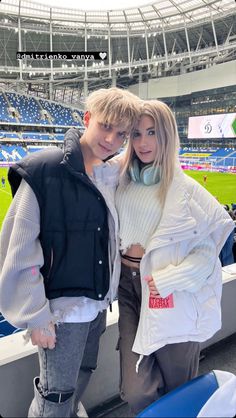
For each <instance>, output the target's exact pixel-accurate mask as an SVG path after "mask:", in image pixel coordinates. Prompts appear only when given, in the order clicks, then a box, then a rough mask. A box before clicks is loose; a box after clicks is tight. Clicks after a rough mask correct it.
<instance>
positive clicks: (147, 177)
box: [129, 158, 160, 186]
mask: <svg viewBox="0 0 236 418" xmlns="http://www.w3.org/2000/svg"><path fill="white" fill-rule="evenodd" d="M140 165H141V164H140V162H139V161H138V160H137V159H136V158H135V159H134V160H133V161H132V162H131V163H130V166H129V174H130V178H131V180H132V181H135V182H137V183H143V184H144V185H145V186H152V185H154V184H157V183H159V181H160V169H159V167H157V166H154V165H153V163H151V164H146V165H144V166H143V167H142V168H141V166H140Z"/></svg>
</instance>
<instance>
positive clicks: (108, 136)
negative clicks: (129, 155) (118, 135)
mask: <svg viewBox="0 0 236 418" xmlns="http://www.w3.org/2000/svg"><path fill="white" fill-rule="evenodd" d="M104 139H105V142H106V143H107V144H113V143H114V140H115V133H114V132H107V133H106V136H105V138H104Z"/></svg>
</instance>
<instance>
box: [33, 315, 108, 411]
mask: <svg viewBox="0 0 236 418" xmlns="http://www.w3.org/2000/svg"><path fill="white" fill-rule="evenodd" d="M105 327H106V311H103V312H100V313H99V314H98V316H97V318H96V319H95V320H93V321H91V322H84V323H64V324H59V325H58V326H57V327H56V335H57V342H56V346H55V348H54V349H53V350H49V349H43V348H39V365H40V376H39V379H38V378H36V379H35V380H34V399H33V401H32V403H31V406H30V409H29V414H28V417H54V418H55V417H76V416H77V415H76V411H77V408H78V402H79V400H80V398H81V396H82V394H83V393H84V391H85V389H86V387H87V384H88V382H89V379H90V376H91V374H92V372H93V370H95V369H96V366H97V356H98V348H99V339H100V336H101V334H102V333H103V332H104V331H105ZM52 393H53V394H54V395H56V397H57V396H59V395H58V394H60V393H61V394H63V397H64V396H65V398H67V396H68V399H66V400H65V401H62V402H52V401H51V400H48V399H45V397H47V396H48V395H50V396H51V395H52ZM54 395H53V396H54ZM50 396H49V397H50Z"/></svg>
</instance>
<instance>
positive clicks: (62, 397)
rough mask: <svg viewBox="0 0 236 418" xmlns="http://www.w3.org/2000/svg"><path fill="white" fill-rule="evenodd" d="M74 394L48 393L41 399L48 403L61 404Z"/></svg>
mask: <svg viewBox="0 0 236 418" xmlns="http://www.w3.org/2000/svg"><path fill="white" fill-rule="evenodd" d="M73 393H74V392H69V393H58V392H50V393H49V394H48V395H43V398H44V399H46V400H47V401H50V402H55V403H62V402H65V401H67V399H69V398H70V397H71V396H72V395H73Z"/></svg>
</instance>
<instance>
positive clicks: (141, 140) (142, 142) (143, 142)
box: [139, 135, 147, 146]
mask: <svg viewBox="0 0 236 418" xmlns="http://www.w3.org/2000/svg"><path fill="white" fill-rule="evenodd" d="M139 144H140V145H142V146H146V145H147V137H146V135H140V138H139Z"/></svg>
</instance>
